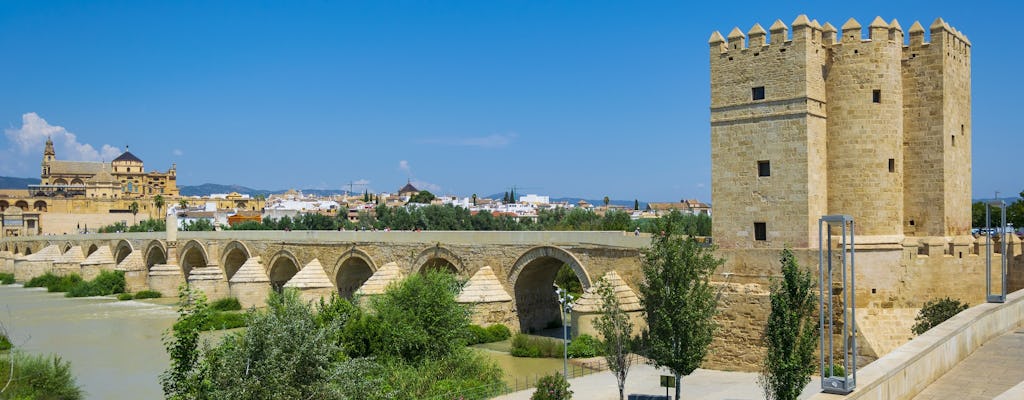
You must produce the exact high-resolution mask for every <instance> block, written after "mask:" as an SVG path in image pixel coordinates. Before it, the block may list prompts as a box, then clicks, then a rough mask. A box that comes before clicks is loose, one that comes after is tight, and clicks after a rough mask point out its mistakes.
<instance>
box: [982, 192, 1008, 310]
mask: <svg viewBox="0 0 1024 400" xmlns="http://www.w3.org/2000/svg"><path fill="white" fill-rule="evenodd" d="M993 206H995V207H999V210H1000V211H1001V212H1000V213H999V214H1001V215H1002V225H999V234H1000V240H999V241H1000V242H1002V245H1003V249H1002V253H1000V257H999V259H1000V264H1001V268H1000V271H1001V275H1000V278H999V282H1000V284H1001V286H1002V289H1001V290H1000V292H999V293H992V234H993V232H992V207H993ZM1007 230H1008V229H1007V226H1006V202H1005V201H1003V200H993V201H990V202H988V203H985V300H986V301H988V302H989V303H1005V302H1006V242H1008V236H1007V233H1006V231H1007Z"/></svg>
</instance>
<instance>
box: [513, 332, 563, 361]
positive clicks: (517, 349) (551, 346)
mask: <svg viewBox="0 0 1024 400" xmlns="http://www.w3.org/2000/svg"><path fill="white" fill-rule="evenodd" d="M562 346H563V345H562V341H561V340H555V339H551V338H546V337H542V336H531V335H525V334H522V333H517V334H515V335H513V336H512V351H511V352H510V353H511V354H512V356H514V357H532V358H541V357H561V356H562V352H563V351H564V349H563V348H562Z"/></svg>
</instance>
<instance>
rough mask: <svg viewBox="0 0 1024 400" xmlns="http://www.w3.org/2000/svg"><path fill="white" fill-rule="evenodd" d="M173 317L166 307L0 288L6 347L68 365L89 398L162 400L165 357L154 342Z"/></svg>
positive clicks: (40, 290)
mask: <svg viewBox="0 0 1024 400" xmlns="http://www.w3.org/2000/svg"><path fill="white" fill-rule="evenodd" d="M176 318H177V314H176V313H175V311H174V308H172V307H169V306H166V305H156V304H148V303H143V302H138V301H131V300H130V301H117V300H116V299H111V298H105V297H90V298H66V297H64V294H63V293H47V292H46V289H37V288H32V289H25V288H22V287H21V286H20V285H6V286H3V285H0V322H3V324H4V326H5V327H6V328H7V332H8V335H9V336H10V337H11V342H12V343H14V344H15V346H18V347H19V348H20V349H22V350H24V351H27V352H30V353H52V354H57V355H60V356H61V358H63V359H64V360H66V361H70V362H71V370H72V372H73V373H74V374H75V377H76V379H77V381H78V384H79V385H80V386H81V387H82V389H83V390H85V392H86V398H89V399H159V398H162V397H163V391H162V390H161V389H160V382H159V381H158V376H159V375H160V373H161V372H163V370H164V369H166V368H167V365H168V358H167V354H166V353H165V352H164V348H163V344H162V343H161V340H160V338H161V335H162V334H163V332H164V331H165V330H167V329H168V328H170V327H171V325H172V324H174V321H175V319H176Z"/></svg>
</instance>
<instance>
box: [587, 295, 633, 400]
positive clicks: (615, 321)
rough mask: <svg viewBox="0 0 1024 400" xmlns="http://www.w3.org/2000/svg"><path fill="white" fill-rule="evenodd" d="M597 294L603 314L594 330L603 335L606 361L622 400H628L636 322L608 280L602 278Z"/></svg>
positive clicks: (595, 324)
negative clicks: (626, 398)
mask: <svg viewBox="0 0 1024 400" xmlns="http://www.w3.org/2000/svg"><path fill="white" fill-rule="evenodd" d="M597 293H598V294H600V295H601V314H600V316H599V317H598V318H597V321H596V322H595V323H594V327H595V328H597V331H598V332H599V333H601V336H602V339H603V342H602V344H603V345H604V359H605V361H607V362H608V369H609V370H610V371H611V372H612V375H615V380H616V382H617V383H618V384H619V400H622V399H623V398H625V397H624V396H625V390H626V375H628V374H629V367H630V364H631V362H630V361H631V360H630V358H629V353H630V352H631V351H632V350H633V322H632V321H630V319H629V314H627V313H626V312H625V311H623V310H622V305H621V304H620V303H619V296H617V295H616V294H615V287H613V286H612V284H611V283H610V282H608V280H607V279H605V278H601V280H599V281H598V282H597Z"/></svg>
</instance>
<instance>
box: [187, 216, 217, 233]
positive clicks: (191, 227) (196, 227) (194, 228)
mask: <svg viewBox="0 0 1024 400" xmlns="http://www.w3.org/2000/svg"><path fill="white" fill-rule="evenodd" d="M182 230H183V231H188V232H202V231H213V230H214V226H213V222H210V220H208V219H197V220H195V221H193V222H186V223H185V224H184V225H182Z"/></svg>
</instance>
